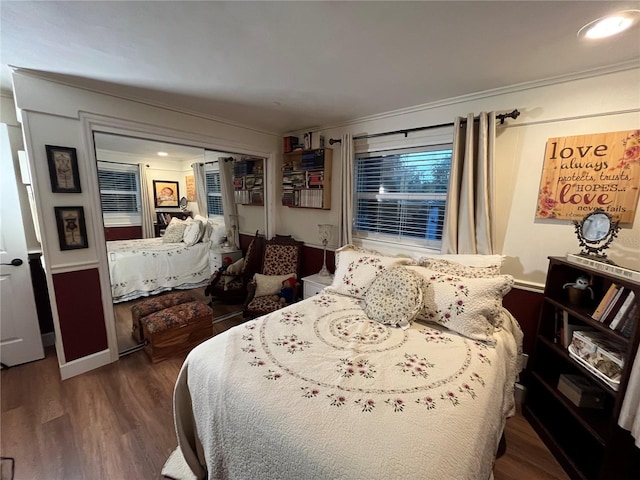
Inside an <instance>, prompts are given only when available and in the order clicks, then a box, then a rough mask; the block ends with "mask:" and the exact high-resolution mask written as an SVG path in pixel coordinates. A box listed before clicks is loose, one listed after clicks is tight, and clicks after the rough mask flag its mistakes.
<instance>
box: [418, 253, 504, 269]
mask: <svg viewBox="0 0 640 480" xmlns="http://www.w3.org/2000/svg"><path fill="white" fill-rule="evenodd" d="M431 259H436V260H449V261H451V262H456V263H460V264H462V265H467V266H469V267H491V266H494V265H497V266H498V267H500V266H502V262H503V260H504V255H480V254H478V255H475V254H447V255H438V254H427V255H423V256H422V257H420V258H419V259H418V265H422V264H423V262H427V261H429V260H431Z"/></svg>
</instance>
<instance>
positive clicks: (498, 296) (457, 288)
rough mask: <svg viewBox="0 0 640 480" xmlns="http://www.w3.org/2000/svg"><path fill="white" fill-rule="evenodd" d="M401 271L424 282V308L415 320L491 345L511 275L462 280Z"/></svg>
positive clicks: (418, 269) (414, 268)
mask: <svg viewBox="0 0 640 480" xmlns="http://www.w3.org/2000/svg"><path fill="white" fill-rule="evenodd" d="M405 268H407V269H409V270H412V271H414V272H416V273H418V274H419V275H420V276H422V278H424V279H425V282H423V291H422V298H423V302H424V306H423V308H422V310H421V311H420V313H418V316H417V317H416V318H417V319H421V320H426V321H430V322H435V323H439V324H441V325H444V326H445V327H447V328H448V329H450V330H453V331H455V332H458V333H460V334H461V335H464V336H466V337H469V338H473V339H476V340H483V341H486V342H489V343H495V340H494V339H493V332H494V330H495V327H498V326H499V325H496V323H498V322H499V320H500V319H501V311H502V297H504V296H505V295H506V294H507V293H508V292H509V291H510V290H511V287H512V286H513V277H512V276H511V275H499V276H497V277H491V278H465V277H457V276H454V275H450V274H446V273H441V272H437V271H435V270H431V269H429V268H425V267H420V266H408V267H405Z"/></svg>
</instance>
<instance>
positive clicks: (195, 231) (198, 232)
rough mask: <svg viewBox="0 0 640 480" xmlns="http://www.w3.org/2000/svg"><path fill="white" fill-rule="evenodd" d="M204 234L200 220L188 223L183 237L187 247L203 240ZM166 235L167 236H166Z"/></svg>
mask: <svg viewBox="0 0 640 480" xmlns="http://www.w3.org/2000/svg"><path fill="white" fill-rule="evenodd" d="M203 233H204V226H203V225H202V222H201V221H200V220H194V221H193V222H191V223H188V224H187V226H186V227H185V229H184V234H183V235H182V241H183V242H184V243H186V244H187V245H189V246H191V245H195V244H196V243H198V242H199V241H200V240H201V239H202V234H203ZM165 235H166V234H165Z"/></svg>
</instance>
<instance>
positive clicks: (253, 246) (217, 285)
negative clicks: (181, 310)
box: [204, 232, 265, 304]
mask: <svg viewBox="0 0 640 480" xmlns="http://www.w3.org/2000/svg"><path fill="white" fill-rule="evenodd" d="M264 245H265V238H264V237H262V236H260V235H259V234H258V232H256V234H255V236H254V237H253V239H252V240H251V243H250V244H249V246H248V247H247V253H246V254H245V256H244V264H243V265H242V269H241V270H240V273H239V274H238V275H229V274H227V273H226V272H224V271H217V272H215V273H214V274H213V275H211V278H210V280H209V285H208V286H207V288H205V291H204V293H205V295H210V296H211V297H212V298H211V302H214V301H220V302H222V303H227V304H241V303H242V302H244V300H245V299H246V298H247V285H248V284H249V282H250V281H251V279H252V278H253V275H254V274H255V273H256V272H259V271H260V268H261V267H262V255H263V253H264Z"/></svg>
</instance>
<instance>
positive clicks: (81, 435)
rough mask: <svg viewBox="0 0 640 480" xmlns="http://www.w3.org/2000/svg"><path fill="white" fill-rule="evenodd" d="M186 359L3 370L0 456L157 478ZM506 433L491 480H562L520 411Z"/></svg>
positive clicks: (94, 473)
mask: <svg viewBox="0 0 640 480" xmlns="http://www.w3.org/2000/svg"><path fill="white" fill-rule="evenodd" d="M238 323H240V320H238V319H236V320H235V321H234V320H225V321H223V322H220V323H218V324H217V325H216V326H215V327H216V331H223V330H225V329H226V328H229V327H231V326H234V325H237V324H238ZM184 357H185V355H180V356H177V357H172V358H169V359H167V360H165V361H162V362H159V363H156V364H152V363H151V362H150V361H149V359H148V358H147V356H146V355H145V353H144V352H142V351H139V352H135V353H133V354H130V355H127V356H125V357H122V358H121V359H120V360H119V361H118V362H116V363H114V364H111V365H107V366H105V367H102V368H100V369H97V370H94V371H92V372H88V373H86V374H84V375H79V376H77V377H73V378H70V379H68V380H65V381H64V382H62V381H60V376H59V373H58V364H57V358H56V355H55V351H54V349H53V348H49V349H47V356H46V358H45V359H44V360H41V361H38V362H33V363H30V364H26V365H22V366H19V367H13V368H10V369H8V370H2V372H1V382H2V383H1V386H2V388H1V390H2V395H1V401H2V406H1V412H2V413H1V419H0V420H1V426H2V430H1V433H0V453H1V454H2V456H8V457H14V458H15V460H16V476H15V478H16V480H21V479H28V480H37V479H43V480H58V479H59V480H76V479H78V480H84V479H92V480H94V479H95V480H98V479H109V480H113V479H120V478H122V479H124V478H127V479H128V478H136V479H158V478H160V471H161V469H162V466H163V465H164V462H165V460H166V459H167V457H168V456H169V454H170V453H171V451H172V450H173V449H174V448H175V446H176V438H175V432H174V425H173V416H172V396H173V386H174V383H175V380H176V378H177V375H178V372H179V370H180V367H181V365H182V362H183V361H184ZM506 437H507V452H506V454H505V455H503V456H502V457H501V458H499V459H498V460H496V462H495V468H494V476H495V480H533V479H552V480H553V479H556V480H566V479H567V478H568V477H567V476H566V475H565V474H564V472H563V471H562V469H561V468H560V466H559V465H558V463H557V462H556V461H555V459H554V458H553V456H552V455H551V454H550V453H549V451H548V450H547V449H546V448H545V446H544V445H543V444H542V442H541V441H540V439H539V438H538V436H537V435H536V434H535V432H534V431H533V429H532V428H531V426H530V425H529V424H528V423H527V421H526V420H525V419H524V418H523V417H522V416H521V415H519V414H518V415H516V416H515V417H513V418H511V419H509V420H508V421H507V426H506Z"/></svg>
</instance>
